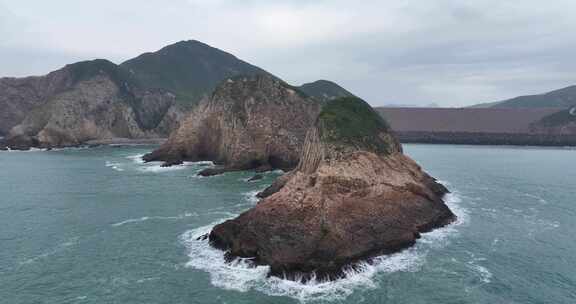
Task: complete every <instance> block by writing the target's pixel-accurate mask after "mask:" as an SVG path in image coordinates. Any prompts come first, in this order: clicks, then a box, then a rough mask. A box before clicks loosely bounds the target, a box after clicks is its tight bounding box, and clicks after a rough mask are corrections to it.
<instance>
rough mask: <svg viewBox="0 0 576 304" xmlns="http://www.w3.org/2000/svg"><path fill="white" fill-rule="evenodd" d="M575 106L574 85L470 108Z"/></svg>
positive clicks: (575, 92)
mask: <svg viewBox="0 0 576 304" xmlns="http://www.w3.org/2000/svg"><path fill="white" fill-rule="evenodd" d="M573 106H576V86H570V87H567V88H563V89H560V90H555V91H552V92H548V93H545V94H539V95H527V96H519V97H515V98H512V99H508V100H504V101H497V102H489V103H481V104H477V105H473V106H471V107H470V108H569V107H573Z"/></svg>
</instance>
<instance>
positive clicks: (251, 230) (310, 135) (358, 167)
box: [209, 97, 455, 279]
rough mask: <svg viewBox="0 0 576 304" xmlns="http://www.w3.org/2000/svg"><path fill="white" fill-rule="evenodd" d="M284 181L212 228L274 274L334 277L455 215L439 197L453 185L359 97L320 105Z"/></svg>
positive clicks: (233, 250)
mask: <svg viewBox="0 0 576 304" xmlns="http://www.w3.org/2000/svg"><path fill="white" fill-rule="evenodd" d="M280 181H281V182H278V183H276V185H275V189H273V190H271V191H270V190H269V193H268V195H269V196H268V197H266V198H265V199H263V200H262V201H261V202H260V203H259V204H258V205H257V206H255V207H254V208H252V209H250V210H249V211H247V212H245V213H243V214H241V215H240V216H238V217H237V218H235V219H232V220H228V221H226V222H224V223H222V224H219V225H217V226H216V227H214V229H213V230H212V232H211V233H210V236H209V238H210V242H211V244H212V245H213V246H215V247H217V248H219V249H222V250H225V251H227V256H228V257H229V258H234V257H243V258H252V260H253V261H254V263H256V264H258V265H269V266H270V275H274V276H281V277H283V276H286V277H288V278H294V279H296V278H307V277H308V278H309V277H310V274H312V273H314V274H316V276H319V277H321V278H328V279H335V278H338V277H339V276H341V275H342V274H343V272H342V270H343V268H344V267H347V266H353V265H354V264H355V263H356V262H359V261H362V260H366V259H370V258H371V257H374V256H378V255H382V254H389V253H393V252H396V251H399V250H402V249H404V248H407V247H409V246H411V245H413V244H414V243H415V241H416V239H417V238H419V235H420V233H422V232H427V231H430V230H432V229H435V228H439V227H442V226H445V225H447V224H449V223H451V222H453V221H454V220H455V215H454V214H453V213H452V212H451V211H450V209H449V208H448V207H447V206H446V205H445V203H444V202H443V200H442V197H443V195H444V194H446V193H447V192H448V190H447V189H446V188H445V187H443V186H442V185H440V184H438V183H437V182H436V180H435V179H434V178H432V177H430V176H429V175H428V174H426V173H425V172H424V171H422V169H421V168H420V167H419V166H418V165H417V164H416V163H415V162H414V161H413V160H412V159H410V158H409V157H408V156H406V155H404V154H403V153H402V147H401V145H400V143H399V142H398V140H397V139H396V137H395V136H394V134H393V133H392V131H391V129H390V127H389V126H388V124H387V123H386V121H385V120H384V119H383V118H382V117H381V116H380V115H378V114H377V113H376V112H375V111H374V110H373V109H372V108H371V107H370V105H368V104H367V103H366V102H364V101H362V100H361V99H358V98H353V97H349V98H340V99H335V100H332V101H329V102H327V103H326V104H325V105H324V106H323V108H322V111H321V113H320V114H319V115H318V116H317V119H316V120H315V123H314V125H313V126H312V127H311V128H310V129H309V130H308V132H307V135H306V139H305V144H304V146H303V149H302V151H301V156H300V161H299V163H298V166H297V167H296V168H295V169H294V170H293V171H292V172H290V173H288V174H286V175H285V176H283V177H281V179H280ZM274 191H276V192H275V193H274Z"/></svg>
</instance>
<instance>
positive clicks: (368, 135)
mask: <svg viewBox="0 0 576 304" xmlns="http://www.w3.org/2000/svg"><path fill="white" fill-rule="evenodd" d="M318 121H319V125H320V131H321V137H322V140H323V141H326V142H330V143H337V144H344V145H348V146H353V147H355V148H358V149H365V150H368V151H374V152H377V153H383V154H388V153H389V152H390V151H391V143H390V142H388V141H387V140H386V139H383V138H382V137H381V136H380V135H381V134H382V133H383V132H384V133H388V132H390V126H389V125H388V123H387V122H386V120H384V118H382V116H380V115H379V114H378V113H377V112H376V111H375V110H374V109H372V107H371V106H370V105H369V104H368V103H366V102H365V101H363V100H362V99H360V98H356V97H344V98H338V99H334V100H331V101H329V102H328V103H326V104H325V106H324V107H323V108H322V112H321V113H320V115H319V117H318Z"/></svg>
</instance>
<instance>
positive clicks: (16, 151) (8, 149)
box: [3, 148, 48, 153]
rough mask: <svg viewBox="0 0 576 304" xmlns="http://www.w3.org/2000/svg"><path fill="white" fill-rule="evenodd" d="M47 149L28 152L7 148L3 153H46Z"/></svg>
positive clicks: (33, 149)
mask: <svg viewBox="0 0 576 304" xmlns="http://www.w3.org/2000/svg"><path fill="white" fill-rule="evenodd" d="M46 151H48V149H40V148H30V149H28V150H12V149H10V148H7V150H6V151H3V152H11V153H30V152H46Z"/></svg>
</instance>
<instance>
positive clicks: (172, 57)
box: [121, 41, 269, 108]
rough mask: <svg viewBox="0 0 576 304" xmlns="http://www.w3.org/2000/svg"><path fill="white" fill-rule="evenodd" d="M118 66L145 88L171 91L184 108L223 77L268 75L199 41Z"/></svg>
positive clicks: (199, 97)
mask: <svg viewBox="0 0 576 304" xmlns="http://www.w3.org/2000/svg"><path fill="white" fill-rule="evenodd" d="M121 66H122V67H123V68H125V69H126V70H127V71H129V72H130V73H132V75H134V77H135V78H136V79H137V80H138V82H139V83H140V84H141V85H143V86H144V87H146V88H163V89H166V90H169V91H171V92H173V93H174V94H176V101H177V102H178V103H179V104H180V105H181V106H183V107H184V108H190V107H192V106H194V105H195V104H196V103H197V102H198V101H200V99H201V98H202V97H203V96H204V95H207V94H209V93H211V92H212V91H213V90H214V89H215V88H216V86H217V85H218V84H219V83H220V82H222V81H223V80H224V79H226V78H229V77H232V76H236V75H258V74H269V73H268V72H266V71H264V70H262V69H260V68H258V67H256V66H253V65H251V64H249V63H247V62H244V61H242V60H240V59H238V58H236V57H235V56H233V55H231V54H229V53H226V52H224V51H221V50H219V49H217V48H213V47H211V46H208V45H206V44H204V43H201V42H199V41H181V42H178V43H175V44H172V45H169V46H167V47H164V48H163V49H161V50H159V51H157V52H154V53H145V54H142V55H140V56H138V57H136V58H134V59H131V60H128V61H126V62H124V63H122V65H121Z"/></svg>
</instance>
